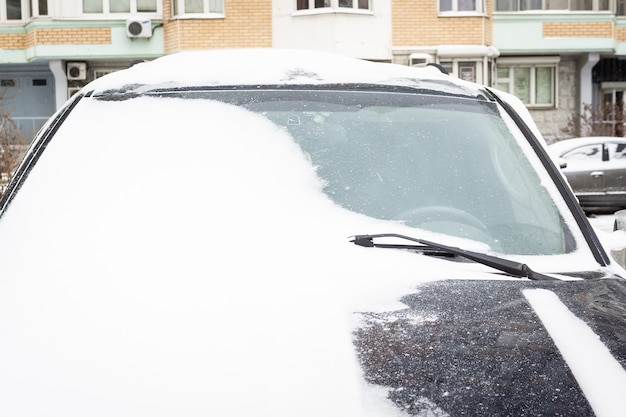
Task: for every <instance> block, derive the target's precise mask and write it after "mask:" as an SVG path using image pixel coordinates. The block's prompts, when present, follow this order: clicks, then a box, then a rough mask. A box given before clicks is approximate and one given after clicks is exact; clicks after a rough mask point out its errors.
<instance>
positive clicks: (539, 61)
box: [495, 56, 561, 109]
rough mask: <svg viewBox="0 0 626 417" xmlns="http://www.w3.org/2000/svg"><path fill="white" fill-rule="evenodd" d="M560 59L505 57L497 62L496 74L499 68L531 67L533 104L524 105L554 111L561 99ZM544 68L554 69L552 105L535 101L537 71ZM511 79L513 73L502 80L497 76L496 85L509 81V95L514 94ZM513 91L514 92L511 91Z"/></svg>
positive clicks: (556, 57)
mask: <svg viewBox="0 0 626 417" xmlns="http://www.w3.org/2000/svg"><path fill="white" fill-rule="evenodd" d="M560 60H561V59H560V57H558V56H545V57H541V56H540V57H504V58H498V60H497V62H496V74H497V69H498V68H499V67H507V68H515V67H530V68H532V69H533V71H531V73H530V80H529V82H530V86H529V88H530V95H531V97H530V98H531V102H530V103H524V105H525V106H526V107H528V108H532V109H542V108H543V109H554V108H557V107H558V98H559V94H558V86H559V67H558V63H559V62H560ZM542 67H549V68H552V70H553V72H552V91H551V94H552V103H550V104H543V103H535V102H534V101H535V100H536V97H535V82H536V80H535V77H536V74H537V73H536V69H537V68H542ZM510 77H511V72H509V78H500V77H497V76H496V79H495V84H496V85H498V83H499V82H500V81H501V80H507V82H508V83H509V91H508V92H509V93H511V94H514V88H515V86H514V81H513V79H511V78H510ZM511 90H513V91H511Z"/></svg>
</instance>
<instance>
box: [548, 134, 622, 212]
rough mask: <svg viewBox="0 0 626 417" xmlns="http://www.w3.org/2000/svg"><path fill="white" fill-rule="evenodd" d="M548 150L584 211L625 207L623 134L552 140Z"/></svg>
mask: <svg viewBox="0 0 626 417" xmlns="http://www.w3.org/2000/svg"><path fill="white" fill-rule="evenodd" d="M550 152H551V153H552V154H553V156H554V158H556V159H557V160H558V161H560V162H559V163H560V165H561V166H562V171H563V174H565V177H566V178H567V181H568V182H569V184H570V185H571V187H572V189H573V190H574V193H575V194H576V197H578V200H579V201H580V204H581V205H582V206H583V209H584V210H585V211H586V212H588V213H610V212H614V211H617V210H620V209H622V208H626V138H619V137H611V136H594V137H583V138H574V139H566V140H563V141H560V142H556V143H553V144H551V145H550Z"/></svg>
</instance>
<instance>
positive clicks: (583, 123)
mask: <svg viewBox="0 0 626 417" xmlns="http://www.w3.org/2000/svg"><path fill="white" fill-rule="evenodd" d="M562 131H563V132H564V133H566V134H568V135H569V136H572V137H582V136H624V106H623V105H622V104H614V105H607V106H604V107H603V108H601V109H598V108H594V107H592V106H591V104H584V105H583V111H582V112H581V114H574V115H572V117H571V118H570V119H569V120H568V121H567V126H566V127H564V128H563V129H562Z"/></svg>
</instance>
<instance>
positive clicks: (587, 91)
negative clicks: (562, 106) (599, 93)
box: [578, 52, 600, 113]
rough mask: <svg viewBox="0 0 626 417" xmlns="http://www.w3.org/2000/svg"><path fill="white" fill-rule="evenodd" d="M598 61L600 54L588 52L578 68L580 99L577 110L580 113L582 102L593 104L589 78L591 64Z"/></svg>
mask: <svg viewBox="0 0 626 417" xmlns="http://www.w3.org/2000/svg"><path fill="white" fill-rule="evenodd" d="M598 61H600V55H599V54H598V53H596V52H593V53H589V54H587V56H586V62H585V63H584V64H583V65H582V67H581V68H580V99H579V102H578V105H579V106H580V108H579V111H580V112H581V113H582V111H583V105H584V104H593V82H592V78H591V70H592V69H593V66H594V65H596V64H597V63H598Z"/></svg>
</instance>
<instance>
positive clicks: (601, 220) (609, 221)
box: [589, 214, 615, 233]
mask: <svg viewBox="0 0 626 417" xmlns="http://www.w3.org/2000/svg"><path fill="white" fill-rule="evenodd" d="M614 221H615V216H614V215H613V214H602V215H592V216H590V217H589V222H590V223H591V225H592V226H593V227H594V228H595V229H596V230H599V231H602V232H608V233H610V232H612V231H613V222H614Z"/></svg>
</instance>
